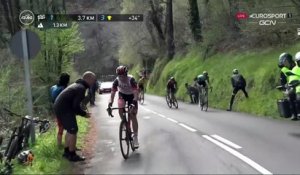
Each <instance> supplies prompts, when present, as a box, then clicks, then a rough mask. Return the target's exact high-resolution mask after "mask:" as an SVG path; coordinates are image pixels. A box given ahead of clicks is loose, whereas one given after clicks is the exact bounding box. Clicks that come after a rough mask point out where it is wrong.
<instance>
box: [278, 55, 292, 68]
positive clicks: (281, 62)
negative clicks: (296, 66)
mask: <svg viewBox="0 0 300 175" xmlns="http://www.w3.org/2000/svg"><path fill="white" fill-rule="evenodd" d="M286 60H287V61H288V62H289V63H292V62H293V57H292V55H291V54H289V53H282V54H281V55H280V56H279V60H278V66H280V67H282V66H284V62H285V61H286Z"/></svg>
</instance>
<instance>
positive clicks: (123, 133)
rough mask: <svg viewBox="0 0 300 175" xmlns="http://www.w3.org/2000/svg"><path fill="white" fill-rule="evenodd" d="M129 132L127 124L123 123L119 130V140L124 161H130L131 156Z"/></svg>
mask: <svg viewBox="0 0 300 175" xmlns="http://www.w3.org/2000/svg"><path fill="white" fill-rule="evenodd" d="M127 133H128V131H127V127H126V122H125V121H121V123H120V128H119V140H120V148H121V153H122V156H123V157H124V159H128V156H129V139H130V138H128V134H127Z"/></svg>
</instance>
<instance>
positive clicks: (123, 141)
mask: <svg viewBox="0 0 300 175" xmlns="http://www.w3.org/2000/svg"><path fill="white" fill-rule="evenodd" d="M133 107H134V106H132V105H131V106H127V107H125V108H110V107H109V108H107V112H108V115H109V116H111V117H114V116H113V115H112V111H113V110H119V109H123V111H124V112H123V115H122V120H121V122H120V126H119V141H120V148H121V153H122V156H123V158H124V159H125V160H126V159H128V157H129V147H131V150H132V151H133V152H134V151H135V149H137V148H135V147H134V144H133V132H132V128H131V119H130V117H129V111H130V110H131V109H132V108H133Z"/></svg>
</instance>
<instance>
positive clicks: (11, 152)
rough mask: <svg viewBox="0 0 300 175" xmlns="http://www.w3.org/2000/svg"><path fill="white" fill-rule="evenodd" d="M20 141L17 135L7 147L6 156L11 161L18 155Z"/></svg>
mask: <svg viewBox="0 0 300 175" xmlns="http://www.w3.org/2000/svg"><path fill="white" fill-rule="evenodd" d="M18 141H19V139H18V136H15V137H14V138H13V139H12V142H11V144H10V145H9V146H8V147H7V148H6V149H7V154H6V158H7V160H8V161H9V162H10V161H11V160H12V159H14V158H15V157H16V154H17V152H18Z"/></svg>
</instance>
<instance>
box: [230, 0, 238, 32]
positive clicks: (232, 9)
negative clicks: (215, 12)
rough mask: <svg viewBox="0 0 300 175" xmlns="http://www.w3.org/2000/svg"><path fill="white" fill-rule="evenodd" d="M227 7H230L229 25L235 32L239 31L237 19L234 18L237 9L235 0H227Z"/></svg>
mask: <svg viewBox="0 0 300 175" xmlns="http://www.w3.org/2000/svg"><path fill="white" fill-rule="evenodd" d="M228 2H229V9H230V26H231V28H232V29H233V31H235V32H236V33H239V32H240V28H239V26H238V23H239V21H238V20H237V19H236V18H235V13H236V12H238V11H239V5H238V3H237V0H228Z"/></svg>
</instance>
